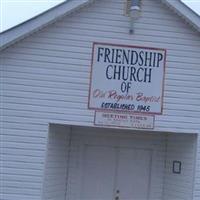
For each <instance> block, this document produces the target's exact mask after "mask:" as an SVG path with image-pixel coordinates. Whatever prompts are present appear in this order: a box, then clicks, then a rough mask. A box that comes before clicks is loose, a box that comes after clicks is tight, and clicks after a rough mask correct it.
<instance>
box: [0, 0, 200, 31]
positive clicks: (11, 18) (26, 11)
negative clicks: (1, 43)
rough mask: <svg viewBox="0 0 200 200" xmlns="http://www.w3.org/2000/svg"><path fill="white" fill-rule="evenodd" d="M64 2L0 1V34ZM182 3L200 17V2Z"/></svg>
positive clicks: (41, 0) (58, 0) (61, 0)
mask: <svg viewBox="0 0 200 200" xmlns="http://www.w3.org/2000/svg"><path fill="white" fill-rule="evenodd" d="M64 1H65V0H0V32H2V31H4V30H7V29H9V28H11V27H13V26H16V25H17V24H19V23H22V22H24V21H26V20H28V19H30V18H32V17H34V16H36V15H38V14H40V13H42V12H44V11H45V10H47V9H49V8H51V7H54V6H55V5H57V4H60V3H62V2H64ZM76 1H78V0H76ZM171 1H173V0H171ZM182 1H183V2H184V3H185V4H186V5H188V6H189V7H190V8H192V9H193V10H194V11H195V12H196V13H198V14H199V15H200V0H182Z"/></svg>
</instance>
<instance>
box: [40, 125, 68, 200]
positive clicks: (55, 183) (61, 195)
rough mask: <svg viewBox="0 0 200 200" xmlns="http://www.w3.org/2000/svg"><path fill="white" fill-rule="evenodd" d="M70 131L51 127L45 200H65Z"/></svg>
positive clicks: (44, 189) (46, 165)
mask: <svg viewBox="0 0 200 200" xmlns="http://www.w3.org/2000/svg"><path fill="white" fill-rule="evenodd" d="M69 131H70V129H69V128H68V127H67V126H58V125H50V127H49V136H48V144H47V153H46V164H45V178H44V183H43V199H45V200H54V199H56V200H65V194H66V181H67V166H68V151H69V150H68V149H69V145H68V144H69Z"/></svg>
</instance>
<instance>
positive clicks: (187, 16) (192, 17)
mask: <svg viewBox="0 0 200 200" xmlns="http://www.w3.org/2000/svg"><path fill="white" fill-rule="evenodd" d="M161 2H162V3H164V4H165V5H166V6H168V7H169V8H170V9H172V10H173V11H174V12H175V13H176V14H177V15H179V16H181V17H182V18H183V19H184V20H185V21H186V22H187V23H189V24H190V25H191V26H192V27H193V28H194V29H195V30H197V31H198V32H199V33H200V16H199V15H198V14H197V13H195V12H194V11H193V10H192V9H190V8H189V7H188V6H187V5H185V4H184V3H183V2H181V1H180V0H173V1H172V0H161Z"/></svg>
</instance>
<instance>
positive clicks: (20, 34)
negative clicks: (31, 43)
mask: <svg viewBox="0 0 200 200" xmlns="http://www.w3.org/2000/svg"><path fill="white" fill-rule="evenodd" d="M90 2H92V0H79V1H73V0H69V1H67V2H64V3H62V4H59V5H58V6H56V7H54V8H52V9H50V10H48V11H47V12H44V13H42V14H41V15H38V16H36V17H34V18H32V19H31V20H28V21H26V22H24V23H22V24H20V25H18V26H16V27H14V28H12V29H9V30H7V31H5V32H3V33H1V34H0V50H2V49H5V48H6V47H8V46H10V45H11V44H13V43H15V42H16V41H18V40H20V39H22V38H24V37H26V36H27V35H30V34H32V33H33V32H35V31H37V30H39V29H41V28H43V27H45V26H47V25H49V24H51V23H53V22H55V21H57V20H58V19H59V18H62V17H63V16H65V15H68V14H70V13H72V12H74V11H76V10H77V9H79V8H81V7H83V6H85V5H87V4H89V3H90ZM13 30H14V32H13ZM13 33H14V34H13Z"/></svg>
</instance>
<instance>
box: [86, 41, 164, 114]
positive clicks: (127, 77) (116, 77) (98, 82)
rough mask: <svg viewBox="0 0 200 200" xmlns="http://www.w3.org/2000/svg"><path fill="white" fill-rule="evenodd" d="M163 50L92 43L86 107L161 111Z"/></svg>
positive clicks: (137, 111) (129, 110)
mask: <svg viewBox="0 0 200 200" xmlns="http://www.w3.org/2000/svg"><path fill="white" fill-rule="evenodd" d="M165 59H166V50H164V49H157V48H148V47H138V46H123V45H113V44H102V43H94V44H93V56H92V64H91V65H92V66H91V79H90V91H89V100H88V108H89V109H94V110H112V111H126V112H136V113H150V114H162V102H163V85H164V74H165V73H164V72H165Z"/></svg>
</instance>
